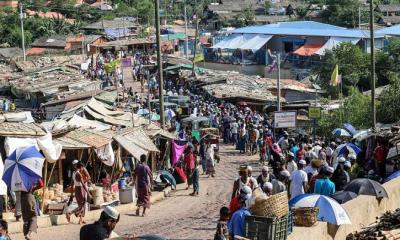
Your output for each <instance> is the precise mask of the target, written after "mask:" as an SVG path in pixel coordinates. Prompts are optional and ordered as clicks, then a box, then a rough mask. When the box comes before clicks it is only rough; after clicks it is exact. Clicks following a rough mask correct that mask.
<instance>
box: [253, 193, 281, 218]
mask: <svg viewBox="0 0 400 240" xmlns="http://www.w3.org/2000/svg"><path fill="white" fill-rule="evenodd" d="M250 211H251V213H252V214H253V215H256V216H265V217H277V218H281V217H283V216H286V215H287V214H288V213H289V205H288V196H287V192H281V193H277V194H275V195H272V196H271V197H269V198H263V197H257V198H256V200H255V203H254V205H253V206H252V207H251V208H250Z"/></svg>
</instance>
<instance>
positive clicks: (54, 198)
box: [38, 184, 70, 205]
mask: <svg viewBox="0 0 400 240" xmlns="http://www.w3.org/2000/svg"><path fill="white" fill-rule="evenodd" d="M38 192H39V195H40V196H42V197H43V198H44V202H45V205H48V204H56V203H62V202H67V201H68V199H69V196H70V194H69V193H65V192H64V191H63V186H62V185H60V184H54V185H53V186H51V187H49V188H46V189H45V190H42V189H40V190H38Z"/></svg>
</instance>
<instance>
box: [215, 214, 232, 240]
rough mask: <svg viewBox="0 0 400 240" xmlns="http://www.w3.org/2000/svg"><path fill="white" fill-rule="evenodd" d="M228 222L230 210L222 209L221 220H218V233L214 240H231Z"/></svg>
mask: <svg viewBox="0 0 400 240" xmlns="http://www.w3.org/2000/svg"><path fill="white" fill-rule="evenodd" d="M228 220H229V208H227V207H222V208H221V209H220V210H219V220H218V224H217V232H216V233H215V236H214V240H228V239H229V230H228Z"/></svg>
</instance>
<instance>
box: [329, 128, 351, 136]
mask: <svg viewBox="0 0 400 240" xmlns="http://www.w3.org/2000/svg"><path fill="white" fill-rule="evenodd" d="M332 135H334V136H336V137H351V134H350V133H349V132H348V131H346V130H344V129H342V128H336V129H335V130H333V131H332Z"/></svg>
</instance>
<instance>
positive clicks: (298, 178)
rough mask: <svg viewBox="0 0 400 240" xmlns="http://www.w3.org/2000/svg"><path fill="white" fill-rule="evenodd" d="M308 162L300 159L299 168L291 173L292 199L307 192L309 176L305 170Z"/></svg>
mask: <svg viewBox="0 0 400 240" xmlns="http://www.w3.org/2000/svg"><path fill="white" fill-rule="evenodd" d="M306 164H307V163H306V161H305V160H300V161H299V165H298V170H296V171H293V172H292V174H291V175H290V199H293V198H295V197H296V196H298V195H300V194H303V193H305V192H306V189H307V182H308V177H307V173H306V172H305V171H304V170H303V169H304V166H305V165H306Z"/></svg>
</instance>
